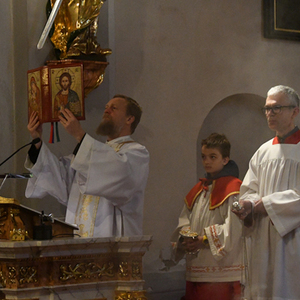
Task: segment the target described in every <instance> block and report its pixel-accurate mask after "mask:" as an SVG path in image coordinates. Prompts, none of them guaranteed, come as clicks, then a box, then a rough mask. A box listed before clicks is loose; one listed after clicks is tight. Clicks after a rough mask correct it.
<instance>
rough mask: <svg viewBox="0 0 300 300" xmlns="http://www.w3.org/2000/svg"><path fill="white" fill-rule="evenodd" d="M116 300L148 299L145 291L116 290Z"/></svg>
mask: <svg viewBox="0 0 300 300" xmlns="http://www.w3.org/2000/svg"><path fill="white" fill-rule="evenodd" d="M115 300H147V297H146V295H145V291H132V292H131V291H130V292H116V296H115Z"/></svg>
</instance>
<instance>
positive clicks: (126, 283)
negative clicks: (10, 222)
mask: <svg viewBox="0 0 300 300" xmlns="http://www.w3.org/2000/svg"><path fill="white" fill-rule="evenodd" d="M151 240H152V237H151V236H136V237H108V238H79V237H75V238H71V237H69V238H57V239H52V240H42V241H36V240H25V241H18V242H16V241H12V240H2V241H1V243H0V287H1V289H0V299H22V300H25V299H26V300H29V299H31V300H50V299H51V300H72V299H81V300H90V299H97V300H127V299H131V300H145V299H147V297H146V293H145V291H144V289H143V285H144V281H143V278H142V257H143V255H144V254H145V252H146V251H147V250H148V247H149V246H150V244H151Z"/></svg>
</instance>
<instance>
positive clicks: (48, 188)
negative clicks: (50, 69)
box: [25, 95, 149, 237]
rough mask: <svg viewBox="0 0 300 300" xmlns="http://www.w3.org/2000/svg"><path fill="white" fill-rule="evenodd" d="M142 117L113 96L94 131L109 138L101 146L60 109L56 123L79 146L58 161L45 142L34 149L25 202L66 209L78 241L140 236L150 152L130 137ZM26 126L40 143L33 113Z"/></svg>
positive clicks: (129, 103) (127, 100)
mask: <svg viewBox="0 0 300 300" xmlns="http://www.w3.org/2000/svg"><path fill="white" fill-rule="evenodd" d="M141 114H142V110H141V108H140V106H139V105H138V103H137V102H136V101H135V100H133V99H131V98H129V97H126V96H124V95H116V96H114V97H113V99H111V100H110V101H109V102H108V103H107V105H106V107H105V111H104V114H103V118H102V121H101V123H100V125H99V127H98V129H97V133H99V134H101V135H104V136H107V143H101V142H99V141H97V140H95V139H93V138H92V137H91V136H89V135H88V134H86V133H85V132H84V131H83V129H82V127H81V125H80V123H79V121H78V120H77V119H76V117H75V116H74V115H73V114H72V112H71V111H70V110H68V109H61V115H60V117H59V118H60V123H61V124H62V125H63V127H64V128H65V130H66V131H67V132H68V133H69V134H70V135H72V136H73V137H74V138H75V139H76V141H77V142H78V145H77V147H76V148H75V150H74V152H73V154H72V155H70V156H66V157H62V158H60V159H58V158H57V157H56V156H55V155H53V154H52V153H51V152H50V150H49V148H48V147H47V145H46V144H45V143H44V142H40V143H37V144H35V145H33V147H31V149H30V150H29V153H28V157H27V159H26V162H25V167H26V168H27V169H28V170H29V171H30V172H31V173H32V175H33V177H32V178H31V179H30V180H29V182H28V184H27V188H26V193H25V194H26V197H28V198H30V197H31V198H42V197H44V196H46V195H51V196H53V197H55V198H56V199H57V200H58V201H59V202H60V203H62V204H63V205H65V206H67V213H66V222H68V223H71V224H77V225H78V227H79V234H80V235H81V236H82V237H108V236H133V235H142V224H143V201H144V190H145V187H146V182H147V178H148V171H149V153H148V151H147V149H146V148H145V147H144V146H142V145H140V144H139V143H137V142H135V141H134V140H133V139H132V138H131V134H132V133H133V132H134V130H135V128H136V126H137V125H138V123H139V121H140V117H141ZM27 127H28V130H29V132H30V133H31V136H32V138H37V137H39V138H42V124H40V123H39V120H38V115H37V114H36V113H35V112H33V113H32V115H31V117H30V120H29V123H28V126H27Z"/></svg>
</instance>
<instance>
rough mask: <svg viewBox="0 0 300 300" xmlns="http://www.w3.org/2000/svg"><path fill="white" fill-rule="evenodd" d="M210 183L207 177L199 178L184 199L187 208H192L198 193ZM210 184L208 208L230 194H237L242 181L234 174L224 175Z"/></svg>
mask: <svg viewBox="0 0 300 300" xmlns="http://www.w3.org/2000/svg"><path fill="white" fill-rule="evenodd" d="M210 183H211V182H208V180H207V179H205V178H200V181H199V182H198V183H197V184H196V185H195V186H194V187H193V188H192V189H191V190H190V191H189V193H188V194H187V195H186V197H185V199H184V201H185V203H186V205H187V207H188V209H192V208H193V205H194V203H195V200H196V199H197V197H198V196H199V194H200V193H201V192H202V191H203V190H205V191H207V189H208V188H207V185H208V184H210ZM212 184H213V187H212V192H211V195H210V206H209V209H215V208H216V207H218V206H220V205H221V204H222V203H223V202H224V201H225V200H226V199H227V198H228V197H230V196H231V195H234V194H239V191H240V186H241V184H242V182H241V180H239V179H238V178H236V177H234V176H226V177H221V178H218V179H216V180H213V182H212Z"/></svg>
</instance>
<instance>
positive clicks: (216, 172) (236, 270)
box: [172, 133, 243, 300]
mask: <svg viewBox="0 0 300 300" xmlns="http://www.w3.org/2000/svg"><path fill="white" fill-rule="evenodd" d="M229 156H230V143H229V141H228V140H227V138H226V136H225V135H223V134H218V133H212V134H211V135H210V136H209V137H208V138H206V139H204V140H203V141H202V163H203V166H204V169H205V171H206V176H205V178H200V180H199V182H198V183H197V184H196V185H195V186H194V187H193V188H192V189H191V190H190V192H189V193H188V194H187V196H186V197H185V204H184V207H183V210H182V212H181V215H180V217H179V224H178V227H177V229H176V231H175V233H174V235H173V238H172V239H173V240H174V241H176V240H177V244H176V247H177V248H176V249H177V258H179V257H180V249H184V250H185V252H186V295H185V298H184V299H185V300H198V299H199V300H200V299H201V300H211V299H214V300H232V299H240V295H241V285H240V281H241V275H242V271H243V266H242V239H241V236H242V235H241V232H242V224H241V221H240V220H239V219H238V218H237V216H235V215H234V214H233V213H232V212H231V209H232V203H233V202H234V201H236V200H237V196H238V194H239V188H240V185H241V181H240V180H239V179H238V167H237V165H236V163H235V162H234V161H232V160H230V159H229Z"/></svg>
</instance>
